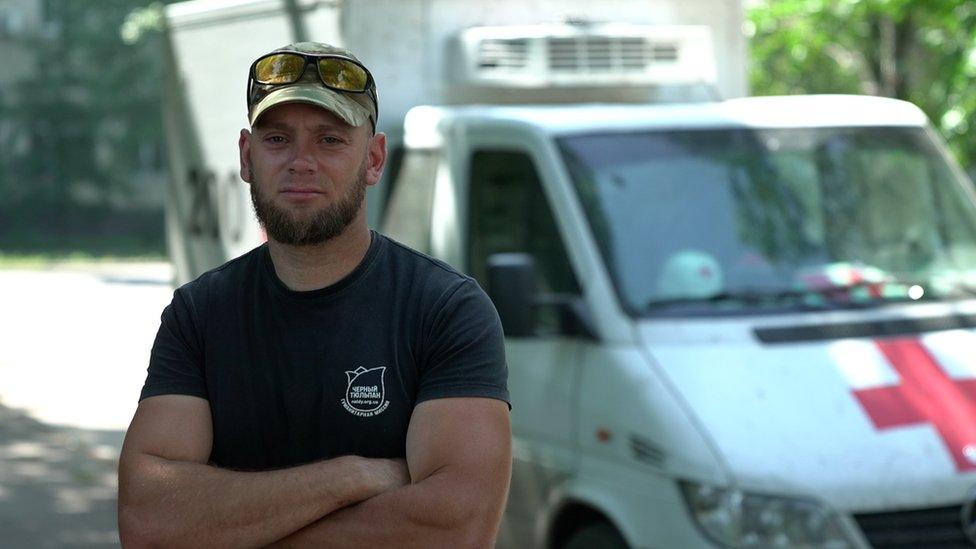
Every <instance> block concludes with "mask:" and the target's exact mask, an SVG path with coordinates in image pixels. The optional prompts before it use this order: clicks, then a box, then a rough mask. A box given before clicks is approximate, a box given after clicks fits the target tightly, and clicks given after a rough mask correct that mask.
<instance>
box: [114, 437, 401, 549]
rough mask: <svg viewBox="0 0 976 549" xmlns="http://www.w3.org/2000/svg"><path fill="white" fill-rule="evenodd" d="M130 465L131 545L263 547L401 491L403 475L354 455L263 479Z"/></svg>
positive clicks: (170, 465) (124, 529)
mask: <svg viewBox="0 0 976 549" xmlns="http://www.w3.org/2000/svg"><path fill="white" fill-rule="evenodd" d="M130 459H131V460H135V461H136V462H135V463H126V464H124V465H123V466H122V467H121V468H120V470H121V473H120V490H119V491H120V494H119V531H120V534H121V537H122V541H123V543H125V544H126V545H132V546H141V545H166V546H189V545H192V546H208V547H210V546H233V547H247V546H262V545H266V544H268V543H271V542H273V541H275V540H277V539H280V538H281V537H283V536H286V535H288V534H290V533H292V532H295V531H296V530H299V529H301V528H302V527H304V526H306V525H309V524H311V523H313V522H314V521H316V520H318V519H320V518H321V517H323V516H326V515H328V514H329V513H332V512H333V511H335V510H337V509H340V508H342V507H345V506H347V505H350V504H352V503H356V502H358V501H361V500H363V499H366V498H369V497H372V496H374V495H376V494H378V493H380V492H382V491H384V490H388V489H390V488H393V487H394V486H396V485H399V484H402V483H403V480H401V479H402V478H403V477H402V475H404V474H405V469H404V468H403V465H402V464H401V463H398V462H395V461H391V460H367V459H365V458H359V457H354V456H348V457H341V458H336V459H333V460H328V461H321V462H318V463H312V464H308V465H302V466H299V467H293V468H289V469H281V470H276V471H260V472H241V471H231V470H227V469H220V468H217V467H212V466H209V465H203V464H199V463H192V462H186V461H173V460H167V459H163V458H160V457H155V456H151V455H146V454H142V455H138V456H132V457H131V458H130ZM400 471H403V472H402V473H401V472H400Z"/></svg>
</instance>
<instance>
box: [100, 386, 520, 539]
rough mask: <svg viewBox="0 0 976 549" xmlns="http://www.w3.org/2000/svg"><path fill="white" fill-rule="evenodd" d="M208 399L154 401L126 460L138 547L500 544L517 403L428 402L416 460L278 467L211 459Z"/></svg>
mask: <svg viewBox="0 0 976 549" xmlns="http://www.w3.org/2000/svg"><path fill="white" fill-rule="evenodd" d="M212 443H213V432H212V423H211V418H210V406H209V404H208V402H207V401H206V400H204V399H201V398H197V397H191V396H182V395H166V396H157V397H150V398H147V399H145V400H143V401H142V402H141V403H140V405H139V409H138V410H137V411H136V415H135V417H134V418H133V420H132V425H131V426H130V427H129V430H128V432H127V434H126V439H125V444H124V445H123V448H122V456H121V459H120V461H119V534H120V537H121V539H122V543H123V544H124V545H126V546H133V547H136V546H140V547H141V546H157V545H162V546H167V547H170V546H190V545H192V546H230V547H260V546H266V545H271V544H277V545H280V546H284V547H292V546H329V547H367V546H368V547H376V546H377V544H379V545H381V546H390V545H395V546H397V547H411V546H416V547H490V546H491V545H492V544H493V543H494V537H495V535H496V532H497V529H498V524H499V522H500V520H501V513H502V509H503V507H504V505H505V498H506V496H507V493H508V483H509V476H510V474H511V427H510V423H509V415H508V406H507V405H506V404H505V403H504V402H501V401H498V400H493V399H487V398H445V399H436V400H428V401H425V402H422V403H420V404H418V405H417V407H416V408H415V409H414V412H413V416H412V417H411V419H410V426H409V428H408V431H407V444H406V461H405V462H404V461H403V460H387V459H367V458H361V457H357V456H344V457H339V458H335V459H330V460H325V461H320V462H316V463H311V464H307V465H302V466H298V467H293V468H288V469H280V470H275V471H260V472H241V471H231V470H227V469H220V468H217V467H213V466H210V465H207V460H208V458H209V457H210V451H211V446H212Z"/></svg>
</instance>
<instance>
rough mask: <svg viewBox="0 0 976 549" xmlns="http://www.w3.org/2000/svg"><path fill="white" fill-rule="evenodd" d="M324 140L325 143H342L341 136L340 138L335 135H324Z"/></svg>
mask: <svg viewBox="0 0 976 549" xmlns="http://www.w3.org/2000/svg"><path fill="white" fill-rule="evenodd" d="M322 142H323V143H332V144H335V143H342V139H340V138H338V137H336V136H334V135H326V136H324V137H322Z"/></svg>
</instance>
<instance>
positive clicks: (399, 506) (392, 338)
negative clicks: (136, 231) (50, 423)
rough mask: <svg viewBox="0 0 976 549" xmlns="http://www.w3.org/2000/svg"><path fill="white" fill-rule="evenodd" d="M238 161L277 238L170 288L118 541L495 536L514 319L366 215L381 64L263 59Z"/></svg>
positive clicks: (313, 46) (338, 541)
mask: <svg viewBox="0 0 976 549" xmlns="http://www.w3.org/2000/svg"><path fill="white" fill-rule="evenodd" d="M247 97H248V117H249V122H250V129H249V130H248V129H245V130H241V134H240V139H239V147H240V162H241V178H242V179H244V181H246V182H248V183H249V184H250V185H251V197H252V200H253V204H254V210H255V213H256V214H257V217H258V220H259V221H260V222H261V224H262V225H263V226H264V228H265V231H266V233H267V235H268V242H267V243H266V244H265V245H262V246H260V247H258V248H256V249H254V250H252V251H251V252H248V253H247V254H245V255H243V256H241V257H239V258H237V259H234V260H232V261H230V262H228V263H226V264H225V265H223V266H221V267H219V268H217V269H214V270H212V271H209V272H207V273H205V274H204V275H202V276H200V277H199V278H198V279H196V280H194V281H193V282H190V283H189V284H186V285H185V286H183V287H181V288H179V289H177V290H176V292H175V293H174V296H173V301H172V303H171V304H170V305H169V306H168V307H166V309H165V310H164V311H163V315H162V323H161V326H160V328H159V332H158V334H157V336H156V341H155V343H154V345H153V349H152V352H151V357H150V361H149V372H148V376H147V379H146V383H145V386H144V387H143V390H142V394H141V397H140V403H139V407H138V409H137V411H136V414H135V417H134V418H133V420H132V424H131V426H130V428H129V430H128V432H127V433H126V439H125V444H124V446H123V450H122V456H121V459H120V464H119V533H120V537H121V540H122V542H123V544H124V545H126V546H143V545H153V546H155V545H164V546H170V545H174V546H176V545H179V546H182V545H192V546H199V547H210V546H232V547H250V546H267V545H275V544H277V545H280V546H329V547H347V546H348V547H372V548H375V547H383V546H396V547H410V546H416V547H490V546H491V545H492V544H493V543H494V538H495V536H496V534H497V530H498V525H499V522H500V520H501V512H502V508H503V507H504V503H505V498H506V495H507V491H508V481H509V475H510V468H511V442H510V440H511V439H510V437H511V430H510V429H511V428H510V423H509V406H508V391H507V388H506V376H507V369H506V366H505V360H504V350H503V341H502V331H501V326H500V323H499V321H498V316H497V313H496V312H495V310H494V308H493V306H492V304H491V302H490V301H489V300H488V298H487V296H486V295H485V294H484V292H482V291H481V289H480V288H479V287H478V285H477V283H476V282H474V280H473V279H471V278H470V277H467V276H465V275H463V274H461V273H459V272H457V271H456V270H454V269H453V268H451V267H450V266H448V265H446V264H444V263H442V262H439V261H437V260H434V259H431V258H429V257H427V256H424V255H422V254H420V253H418V252H415V251H413V250H410V249H408V248H406V247H404V246H403V245H401V244H398V243H396V242H394V241H392V240H390V239H388V238H386V237H384V236H382V235H380V234H377V233H375V232H372V231H370V230H369V228H368V227H367V224H366V211H365V208H366V205H365V190H366V188H367V187H368V186H371V185H375V184H376V183H377V182H378V181H379V179H380V175H381V173H382V170H383V166H384V163H385V161H386V137H385V136H384V135H383V134H382V133H376V132H375V128H376V119H377V114H378V110H377V96H376V88H375V83H374V81H373V78H372V75H370V73H369V71H368V70H367V69H366V68H365V67H364V66H363V65H362V63H361V62H360V61H359V60H358V59H356V57H355V56H353V55H352V54H351V53H350V52H348V51H346V50H343V49H340V48H336V47H332V46H329V45H326V44H319V43H310V42H303V43H298V44H292V45H289V46H285V47H283V48H280V49H278V50H275V51H273V52H271V53H269V54H267V55H264V56H261V57H260V58H258V59H257V60H256V61H255V62H254V64H252V66H251V69H250V73H249V76H248V89H247Z"/></svg>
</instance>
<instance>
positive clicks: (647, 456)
mask: <svg viewBox="0 0 976 549" xmlns="http://www.w3.org/2000/svg"><path fill="white" fill-rule="evenodd" d="M404 128H405V129H404V145H405V154H404V158H403V165H402V167H401V170H400V172H399V175H398V178H397V181H396V182H395V186H394V189H393V191H392V194H391V197H390V201H389V205H388V208H387V209H386V215H385V218H384V222H383V225H382V229H383V231H384V232H385V233H387V234H389V235H390V236H392V237H393V238H395V239H398V240H401V241H402V242H404V243H406V244H408V245H410V246H412V247H414V248H416V249H418V250H421V251H423V252H425V253H428V254H430V255H432V256H435V257H438V258H440V259H443V260H446V261H448V262H450V263H452V264H454V265H456V266H458V267H460V268H461V269H463V270H464V271H466V272H467V273H469V274H470V275H471V276H473V277H475V278H476V279H477V280H478V281H479V283H481V284H482V286H483V287H485V289H486V290H487V291H488V293H489V295H490V296H491V297H492V299H493V300H494V302H495V304H496V307H497V308H498V310H499V314H500V316H501V318H502V322H503V325H504V327H505V331H506V352H507V357H508V361H509V388H510V391H511V396H512V419H513V432H514V460H515V461H514V469H513V479H512V486H511V493H510V497H509V504H508V508H507V510H506V515H505V521H504V523H503V527H502V533H501V537H500V542H499V546H503V547H529V546H534V547H564V546H565V547H579V546H602V545H595V544H607V545H606V546H613V544H614V543H617V544H619V545H620V546H624V544H626V545H629V546H633V547H715V546H720V547H796V546H803V547H867V546H872V545H873V546H877V547H889V546H891V547H901V546H904V547H909V546H916V547H917V546H920V545H926V544H929V543H932V542H934V541H940V540H941V541H942V542H944V543H947V544H949V545H953V544H967V543H970V541H969V538H967V532H971V528H970V527H969V524H968V523H967V522H966V521H967V520H972V517H971V516H970V515H966V511H967V510H968V512H969V513H970V514H971V513H972V507H973V504H972V498H973V494H972V490H973V486H974V485H976V475H974V471H976V405H974V402H976V400H974V398H976V360H973V359H972V353H971V349H972V348H974V346H976V334H974V333H973V327H976V300H974V299H973V296H974V293H976V262H974V261H976V255H974V254H976V201H974V196H973V192H972V186H971V183H970V182H969V181H968V180H967V179H966V178H965V176H964V175H963V174H962V173H961V172H960V171H959V170H958V168H957V167H956V166H955V165H954V164H953V162H952V161H951V159H950V158H949V157H948V156H947V154H946V153H945V151H944V149H943V147H942V145H941V143H940V141H939V140H938V139H937V138H936V137H935V136H934V134H933V132H932V130H931V129H930V128H929V125H928V123H927V121H926V119H925V117H924V115H923V114H922V113H921V112H920V111H919V110H918V109H917V108H916V107H914V106H912V105H910V104H908V103H904V102H900V101H895V100H890V99H882V98H867V97H850V96H813V97H773V98H744V99H734V100H729V101H723V102H714V103H708V104H702V103H695V104H687V105H590V106H586V107H581V106H578V105H577V106H572V107H566V106H558V105H557V106H553V105H548V106H543V105H536V106H459V107H418V108H415V109H413V110H411V111H410V112H409V113H408V115H407V117H406V123H405V126H404ZM961 514H962V515H965V517H968V518H963V519H960V516H961Z"/></svg>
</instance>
